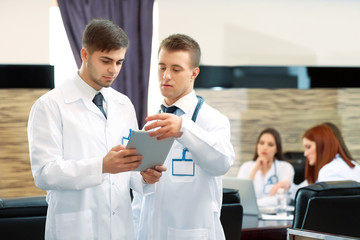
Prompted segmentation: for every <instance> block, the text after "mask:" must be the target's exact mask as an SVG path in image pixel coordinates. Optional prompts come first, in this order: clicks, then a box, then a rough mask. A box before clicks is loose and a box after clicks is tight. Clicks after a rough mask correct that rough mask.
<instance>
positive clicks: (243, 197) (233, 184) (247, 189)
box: [222, 177, 261, 217]
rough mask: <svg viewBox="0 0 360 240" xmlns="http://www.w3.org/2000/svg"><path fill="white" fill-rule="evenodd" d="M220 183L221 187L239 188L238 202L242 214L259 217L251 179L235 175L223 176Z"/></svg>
mask: <svg viewBox="0 0 360 240" xmlns="http://www.w3.org/2000/svg"><path fill="white" fill-rule="evenodd" d="M222 183H223V188H231V189H236V190H239V195H240V202H241V205H242V206H243V212H244V215H252V216H258V217H261V213H260V211H259V207H258V205H257V201H256V195H255V190H254V185H253V183H252V180H250V179H240V178H235V177H223V178H222Z"/></svg>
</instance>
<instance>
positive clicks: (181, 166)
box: [172, 148, 195, 176]
mask: <svg viewBox="0 0 360 240" xmlns="http://www.w3.org/2000/svg"><path fill="white" fill-rule="evenodd" d="M186 151H188V150H187V148H184V149H183V154H182V158H181V159H173V160H172V175H173V176H195V164H194V161H193V160H192V159H186V158H185V154H186Z"/></svg>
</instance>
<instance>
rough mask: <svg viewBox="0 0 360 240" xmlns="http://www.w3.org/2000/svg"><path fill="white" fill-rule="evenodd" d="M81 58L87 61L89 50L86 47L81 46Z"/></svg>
mask: <svg viewBox="0 0 360 240" xmlns="http://www.w3.org/2000/svg"><path fill="white" fill-rule="evenodd" d="M80 56H81V60H82V61H83V62H87V61H88V59H89V51H88V50H87V49H86V48H82V49H81V51H80Z"/></svg>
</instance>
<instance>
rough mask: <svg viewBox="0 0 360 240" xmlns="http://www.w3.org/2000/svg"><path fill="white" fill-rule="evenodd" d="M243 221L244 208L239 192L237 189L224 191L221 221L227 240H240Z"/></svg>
mask: <svg viewBox="0 0 360 240" xmlns="http://www.w3.org/2000/svg"><path fill="white" fill-rule="evenodd" d="M242 220H243V207H242V205H241V204H240V196H239V192H238V191H237V190H235V189H229V188H224V189H223V202H222V207H221V214H220V221H221V225H222V227H223V229H224V233H225V237H226V240H240V239H241V229H242Z"/></svg>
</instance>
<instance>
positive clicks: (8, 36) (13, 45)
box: [0, 0, 50, 64]
mask: <svg viewBox="0 0 360 240" xmlns="http://www.w3.org/2000/svg"><path fill="white" fill-rule="evenodd" d="M49 7H50V1H49V0H48V1H46V0H31V1H29V0H0V64H49Z"/></svg>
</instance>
